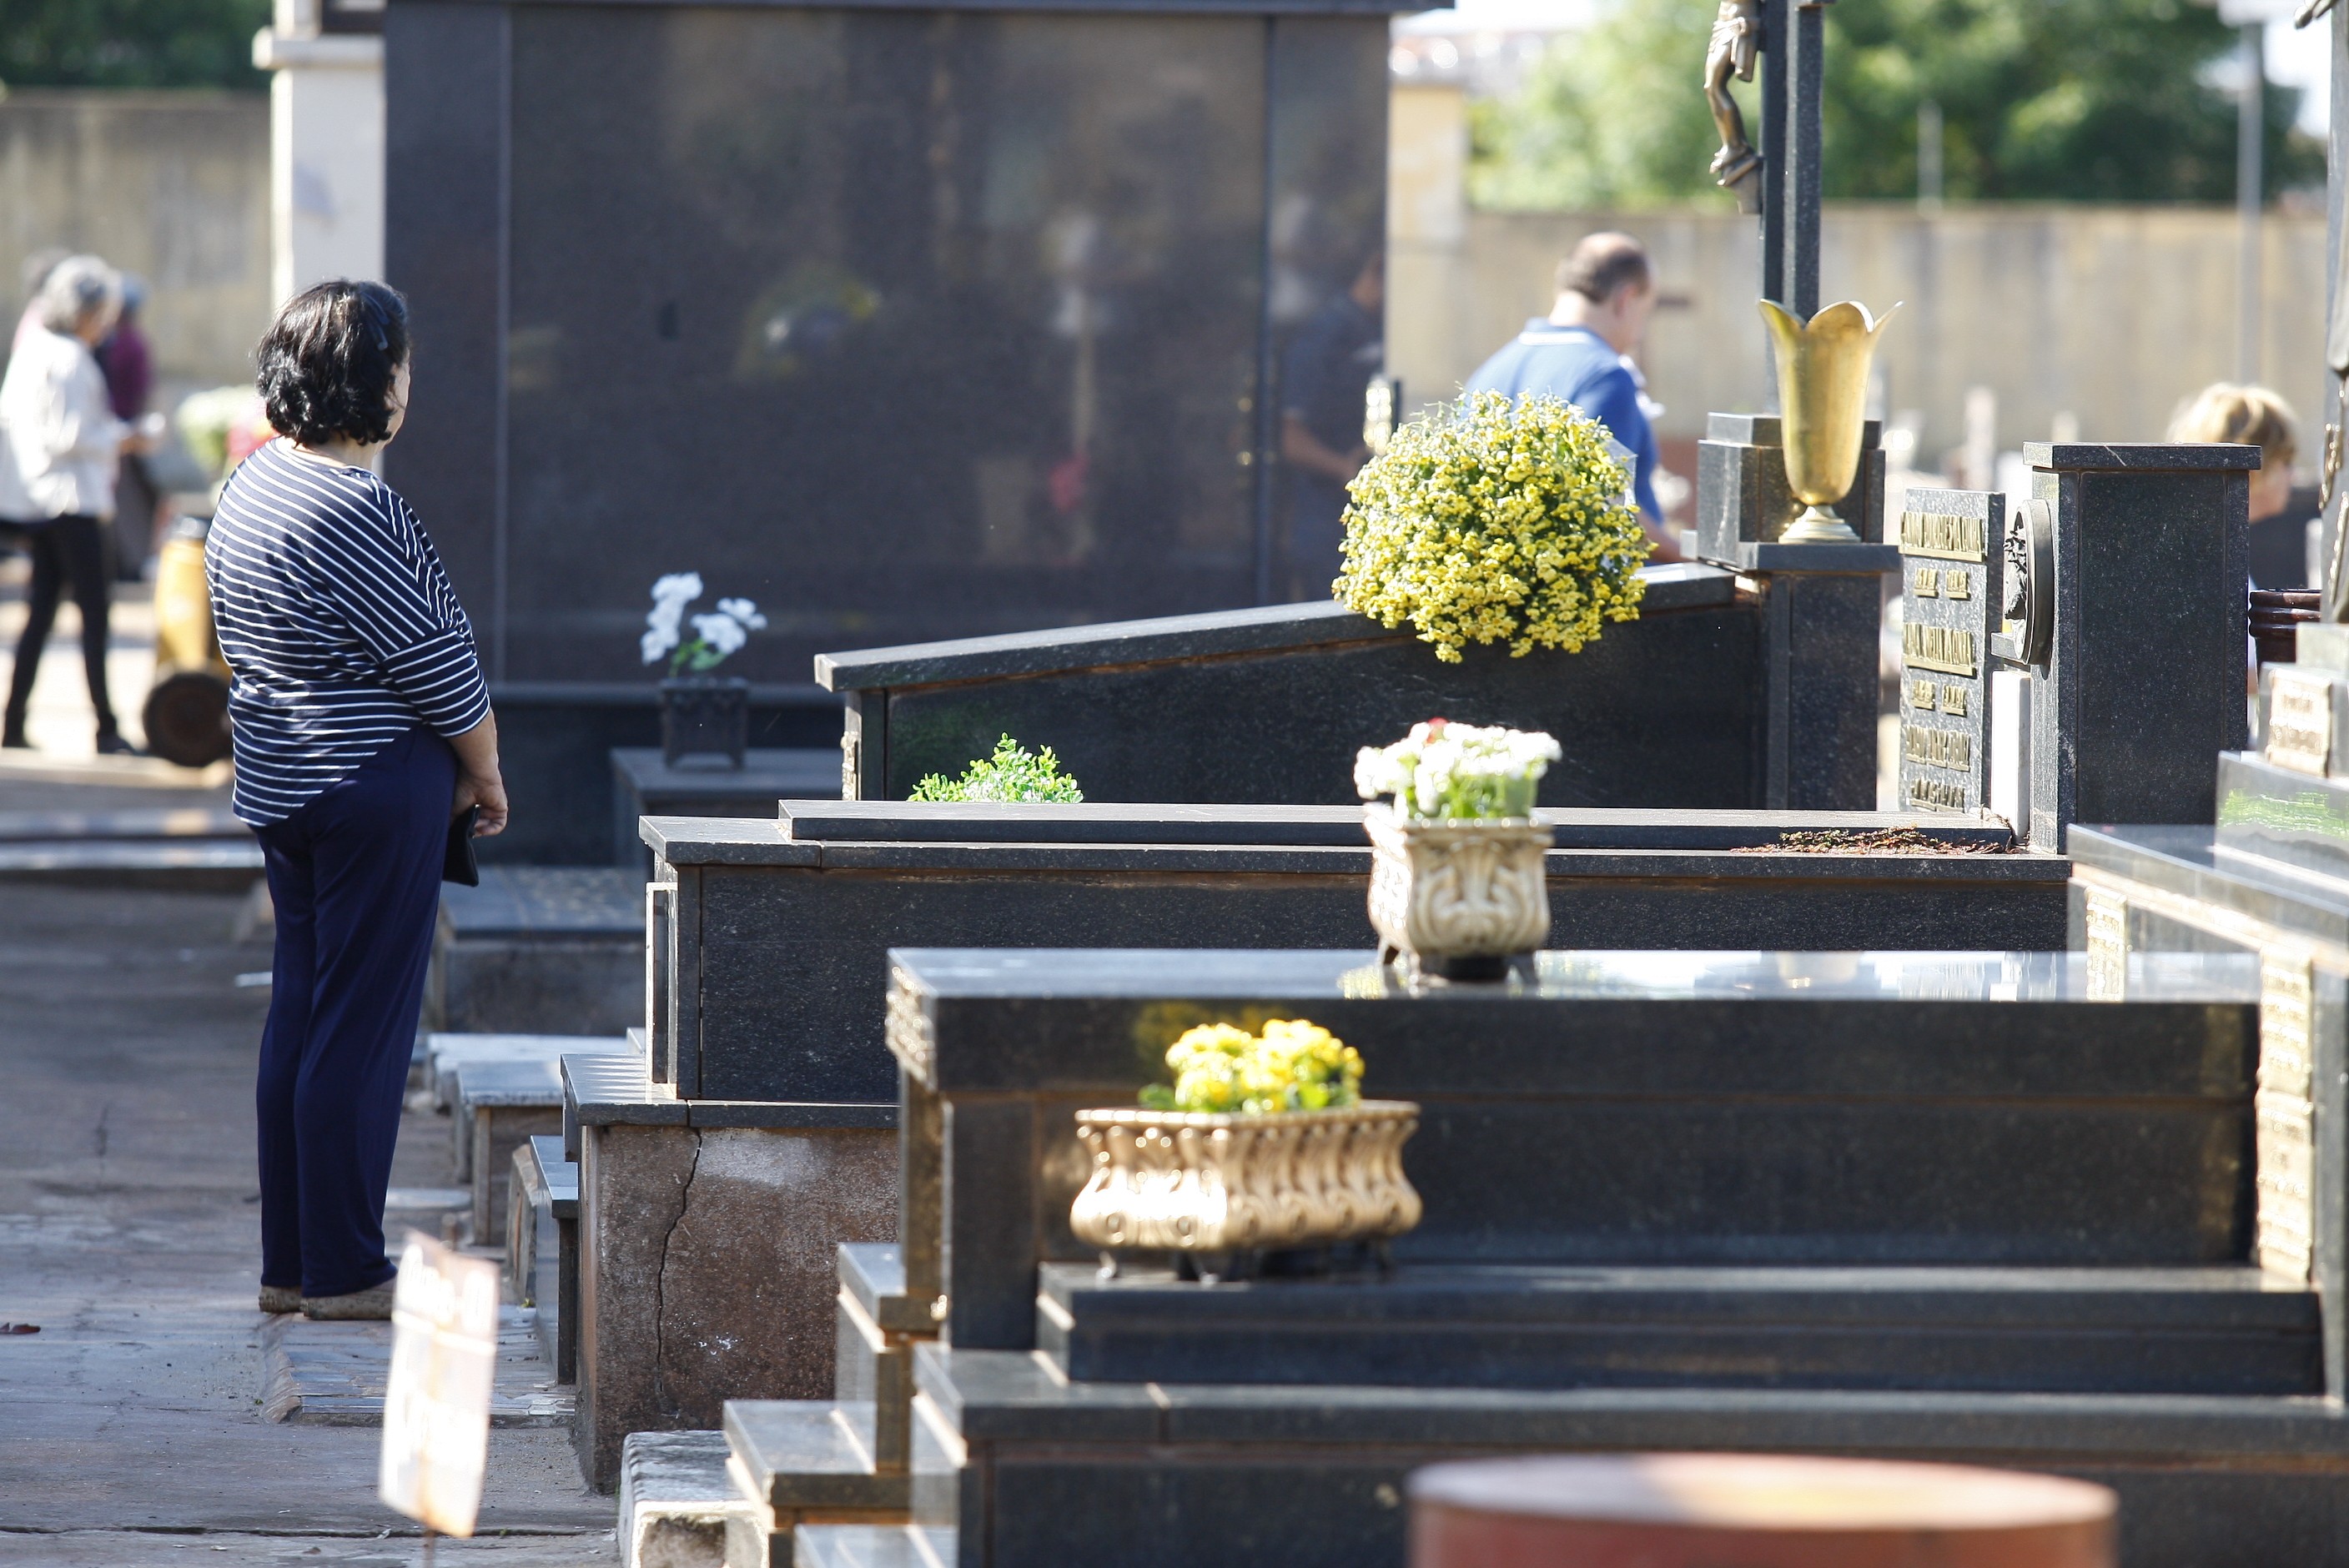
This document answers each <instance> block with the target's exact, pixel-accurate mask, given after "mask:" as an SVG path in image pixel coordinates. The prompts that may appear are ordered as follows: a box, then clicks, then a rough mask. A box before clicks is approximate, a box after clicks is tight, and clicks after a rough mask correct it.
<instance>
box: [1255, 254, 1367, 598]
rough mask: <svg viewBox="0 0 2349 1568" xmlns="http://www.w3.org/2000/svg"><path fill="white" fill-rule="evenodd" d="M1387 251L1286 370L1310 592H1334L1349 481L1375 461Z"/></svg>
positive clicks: (1323, 316)
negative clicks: (1366, 405) (1374, 384)
mask: <svg viewBox="0 0 2349 1568" xmlns="http://www.w3.org/2000/svg"><path fill="white" fill-rule="evenodd" d="M1385 305H1386V253H1385V252H1384V251H1373V252H1371V255H1370V258H1369V260H1367V261H1365V262H1364V263H1362V268H1361V272H1360V273H1356V274H1355V277H1354V282H1353V284H1352V286H1351V287H1350V288H1348V289H1347V290H1346V292H1345V293H1343V294H1339V295H1338V296H1337V297H1336V298H1334V299H1332V300H1330V303H1329V304H1325V305H1323V306H1322V307H1321V308H1320V309H1319V311H1316V312H1315V313H1314V314H1313V315H1312V317H1311V318H1310V319H1309V320H1308V321H1307V322H1306V324H1305V325H1304V326H1303V328H1301V329H1300V330H1299V332H1298V334H1297V337H1296V339H1295V341H1293V342H1292V343H1290V344H1289V346H1288V356H1287V358H1286V359H1285V360H1284V361H1283V362H1282V365H1281V376H1280V392H1281V396H1280V456H1281V460H1282V461H1283V462H1285V463H1287V464H1288V475H1289V490H1288V500H1289V506H1288V573H1289V579H1290V582H1291V584H1292V586H1293V591H1294V592H1295V593H1296V594H1297V596H1298V597H1299V598H1300V599H1311V598H1321V597H1325V596H1327V595H1328V593H1329V592H1330V581H1331V579H1333V578H1335V577H1336V576H1337V575H1338V571H1339V567H1340V545H1341V544H1342V543H1343V542H1344V540H1345V526H1344V523H1343V521H1341V520H1342V519H1343V517H1344V515H1345V511H1346V481H1347V480H1350V479H1352V478H1353V477H1354V475H1355V474H1356V472H1358V471H1359V470H1360V469H1361V466H1362V465H1363V464H1364V463H1365V462H1367V461H1369V460H1370V456H1371V449H1370V448H1368V447H1367V446H1365V445H1363V443H1362V397H1363V394H1364V393H1365V392H1366V391H1368V390H1369V388H1370V385H1371V377H1373V376H1375V375H1377V374H1378V373H1379V366H1381V364H1383V363H1384V362H1385V358H1386V345H1385V343H1384V342H1383V337H1384V332H1385V328H1384V323H1383V322H1382V320H1381V311H1382V310H1383V309H1384V308H1385Z"/></svg>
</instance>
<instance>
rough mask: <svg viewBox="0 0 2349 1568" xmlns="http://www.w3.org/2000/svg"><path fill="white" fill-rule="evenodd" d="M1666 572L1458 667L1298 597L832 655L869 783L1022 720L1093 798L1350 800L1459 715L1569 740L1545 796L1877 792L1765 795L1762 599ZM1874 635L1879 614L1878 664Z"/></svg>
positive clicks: (1816, 804) (1747, 800)
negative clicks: (1439, 723)
mask: <svg viewBox="0 0 2349 1568" xmlns="http://www.w3.org/2000/svg"><path fill="white" fill-rule="evenodd" d="M1648 571H1649V573H1650V574H1651V575H1650V582H1651V593H1650V597H1649V599H1648V601H1647V603H1644V604H1643V605H1642V607H1641V612H1640V618H1639V619H1638V620H1637V621H1634V622H1630V623H1628V624H1621V625H1610V626H1609V627H1608V628H1606V630H1605V633H1604V634H1603V635H1602V636H1601V637H1599V639H1598V640H1597V641H1595V642H1593V643H1591V644H1589V645H1587V646H1586V647H1584V648H1583V650H1582V651H1581V652H1580V653H1576V654H1568V653H1564V652H1560V651H1557V650H1554V649H1546V650H1536V651H1535V652H1533V653H1530V654H1528V655H1526V656H1525V657H1523V658H1513V657H1511V656H1510V655H1509V653H1508V651H1507V650H1506V648H1505V647H1499V646H1475V647H1471V648H1469V649H1467V650H1465V652H1464V656H1463V659H1462V661H1461V662H1460V663H1457V664H1446V663H1444V662H1443V661H1441V660H1439V659H1438V658H1437V657H1436V656H1435V653H1434V650H1433V648H1430V647H1429V646H1427V645H1424V644H1423V643H1421V642H1419V641H1418V640H1417V639H1416V637H1415V636H1414V635H1413V634H1411V632H1410V630H1409V628H1408V627H1405V628H1402V629H1399V630H1397V631H1393V632H1389V631H1387V630H1385V629H1384V628H1381V627H1378V626H1376V625H1375V624H1372V623H1370V622H1368V621H1366V620H1363V619H1362V618H1361V617H1359V616H1355V615H1352V614H1350V613H1348V612H1345V611H1342V610H1340V609H1339V608H1338V607H1337V606H1335V605H1293V606H1288V607H1286V608H1285V609H1280V610H1263V611H1248V612H1232V613H1230V614H1225V615H1216V616H1190V617H1178V618H1175V619H1173V620H1169V621H1166V622H1162V623H1156V624H1152V623H1142V624H1129V625H1123V626H1113V627H1109V628H1097V627H1096V628H1080V629H1078V630H1076V631H1073V632H1067V633H1055V634H1032V635H1022V636H1019V637H1010V638H985V639H978V640H976V641H974V642H968V643H963V644H953V645H932V646H929V647H913V648H891V649H880V650H874V651H873V652H871V653H869V654H858V655H846V654H839V655H828V656H827V658H826V659H825V660H824V661H823V663H822V664H820V665H819V671H818V674H819V678H821V679H823V680H824V681H826V682H827V683H828V684H831V685H832V686H833V687H834V688H835V689H840V690H844V691H846V692H847V694H848V696H849V709H848V720H847V727H846V731H845V737H844V744H845V745H846V746H847V747H848V748H849V752H850V763H849V771H850V774H851V776H852V777H853V778H854V779H855V780H856V783H855V789H854V793H855V796H856V797H857V798H858V799H895V800H902V799H905V797H906V795H908V794H909V793H911V791H912V790H913V789H914V787H915V785H916V783H917V782H918V781H919V780H920V779H922V778H923V777H924V776H926V775H927V774H931V773H944V774H947V775H949V776H951V775H956V774H959V773H960V772H961V771H962V770H963V769H964V768H965V767H966V766H967V765H968V763H969V761H970V760H971V759H972V758H976V757H981V756H984V755H986V754H987V753H988V752H989V751H991V750H992V749H993V748H994V746H995V743H996V740H997V738H998V737H999V736H1000V735H1004V734H1010V735H1013V736H1016V737H1017V738H1019V740H1020V741H1022V742H1023V743H1025V744H1026V745H1028V746H1030V747H1037V746H1050V747H1051V748H1053V749H1054V751H1055V752H1056V753H1057V754H1058V755H1059V757H1060V758H1061V761H1062V763H1063V764H1064V765H1065V767H1066V768H1067V769H1068V770H1069V771H1070V772H1071V774H1072V775H1073V776H1074V777H1075V778H1076V779H1078V780H1079V782H1080V783H1081V786H1082V788H1083V789H1084V791H1085V794H1086V798H1087V799H1090V800H1096V801H1100V800H1113V801H1127V800H1130V801H1141V800H1151V801H1175V802H1182V803H1193V802H1209V801H1213V802H1233V803H1263V804H1291V805H1294V804H1321V805H1341V804H1348V803H1350V802H1351V801H1352V800H1353V799H1354V798H1355V796H1354V788H1353V764H1354V758H1355V754H1356V753H1357V752H1358V751H1359V750H1360V749H1361V748H1362V747H1363V746H1366V745H1383V744H1385V743H1386V742H1388V741H1390V740H1392V739H1394V738H1396V737H1398V736H1400V735H1402V734H1403V733H1404V732H1405V731H1406V730H1407V729H1409V728H1410V727H1411V726H1412V725H1413V724H1414V723H1417V722H1419V721H1421V720H1423V719H1425V718H1428V717H1432V716H1435V715H1441V716H1443V717H1450V718H1456V719H1462V720H1473V721H1474V722H1476V723H1480V724H1508V725H1513V726H1516V727H1519V728H1524V729H1539V730H1547V731H1548V732H1550V733H1552V734H1554V735H1557V736H1558V737H1560V738H1561V740H1562V742H1563V744H1564V745H1565V747H1566V751H1567V755H1566V757H1565V758H1564V759H1563V760H1562V761H1560V762H1559V763H1557V764H1556V765H1555V766H1553V767H1552V768H1551V769H1550V771H1549V773H1548V775H1547V777H1546V778H1545V779H1544V780H1543V783H1542V793H1541V799H1542V802H1543V803H1544V804H1547V805H1551V806H1647V807H1659V808H1661V807H1685V808H1700V809H1704V808H1713V809H1722V808H1725V809H1741V808H1751V807H1758V806H1762V805H1764V804H1771V805H1786V806H1795V807H1804V808H1819V809H1838V808H1840V809H1864V808H1867V807H1868V806H1871V805H1872V804H1873V803H1874V787H1873V782H1872V779H1873V775H1872V772H1871V774H1870V782H1869V785H1868V790H1867V792H1866V794H1865V796H1864V797H1863V796H1862V795H1860V794H1858V793H1857V792H1856V791H1847V793H1845V794H1837V795H1832V796H1824V797H1817V798H1812V797H1806V796H1792V797H1786V798H1785V799H1780V798H1778V797H1775V796H1773V795H1771V794H1770V793H1768V791H1767V789H1766V788H1765V783H1766V781H1765V778H1764V775H1765V772H1766V769H1765V765H1764V747H1765V746H1766V745H1767V744H1768V742H1769V741H1770V739H1771V736H1772V733H1773V732H1772V730H1771V727H1770V725H1769V723H1768V720H1767V717H1766V715H1765V712H1764V709H1765V707H1766V702H1767V687H1768V681H1769V674H1768V672H1769V671H1770V670H1771V669H1773V668H1776V667H1779V666H1776V665H1772V664H1771V663H1770V659H1771V653H1770V650H1771V647H1772V646H1773V643H1772V637H1771V634H1770V631H1769V625H1768V619H1769V618H1768V615H1767V614H1766V607H1765V605H1764V603H1763V602H1762V599H1761V597H1760V596H1759V595H1757V594H1740V593H1738V592H1737V590H1736V588H1735V585H1734V582H1733V578H1732V576H1731V575H1730V574H1729V573H1724V572H1722V571H1720V570H1719V569H1717V568H1713V567H1705V566H1696V565H1675V566H1667V567H1656V568H1650V569H1648ZM1820 581H1822V582H1826V581H1832V580H1828V579H1821V580H1820ZM1871 604H1872V601H1871ZM1874 636H1875V633H1874V624H1873V622H1872V621H1871V622H1870V623H1869V625H1868V634H1867V636H1866V637H1865V638H1863V639H1861V641H1864V642H1865V643H1866V644H1867V645H1868V655H1867V656H1868V659H1869V660H1871V661H1872V660H1873V658H1874V654H1873V651H1872V650H1873V647H1874ZM1835 647H1836V648H1837V649H1840V648H1841V647H1842V645H1841V644H1840V643H1838V644H1836V645H1835ZM1805 649H1806V653H1817V652H1822V651H1824V649H1825V645H1822V644H1818V643H1816V642H1808V643H1806V644H1805ZM1846 651H1848V650H1846ZM1854 656H1855V657H1857V655H1854ZM1869 667H1870V668H1873V665H1872V663H1871V664H1870V665H1869ZM1848 684H1849V683H1848V682H1840V683H1835V689H1836V691H1837V693H1838V694H1839V695H1840V696H1842V697H1843V698H1845V699H1849V698H1851V696H1852V694H1851V693H1850V692H1847V691H1845V690H1844V687H1845V686H1847V685H1848ZM1861 695H1863V696H1866V698H1867V704H1866V706H1867V707H1868V715H1869V716H1870V717H1869V722H1870V723H1871V724H1872V722H1873V719H1872V715H1873V713H1874V707H1873V703H1874V697H1873V688H1872V686H1871V687H1869V688H1868V691H1867V692H1865V693H1862V694H1861ZM1138 714H1146V715H1148V716H1150V717H1149V722H1148V723H1146V724H1145V723H1137V722H1135V716H1136V715H1138ZM1870 734H1871V735H1872V734H1873V731H1872V730H1871V731H1870ZM1838 755H1839V754H1838ZM1868 755H1869V756H1870V757H1873V755H1874V751H1873V742H1872V741H1871V742H1870V745H1869V748H1868Z"/></svg>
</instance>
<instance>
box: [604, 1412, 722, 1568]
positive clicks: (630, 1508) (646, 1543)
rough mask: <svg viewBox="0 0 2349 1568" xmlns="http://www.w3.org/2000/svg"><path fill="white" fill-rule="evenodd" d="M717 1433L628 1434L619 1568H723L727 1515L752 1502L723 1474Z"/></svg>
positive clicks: (622, 1460) (622, 1477) (623, 1448)
mask: <svg viewBox="0 0 2349 1568" xmlns="http://www.w3.org/2000/svg"><path fill="white" fill-rule="evenodd" d="M726 1454H727V1449H726V1435H725V1434H724V1433H722V1432H631V1433H630V1434H629V1435H628V1438H627V1440H626V1443H624V1444H623V1445H622V1446H621V1449H620V1528H619V1535H620V1561H621V1563H623V1564H624V1568H723V1565H724V1563H725V1562H726V1518H727V1515H728V1514H729V1513H745V1512H747V1511H749V1509H750V1504H749V1503H747V1502H745V1501H742V1499H741V1498H740V1497H738V1496H737V1495H735V1491H734V1484H733V1482H732V1481H731V1480H730V1479H729V1478H728V1476H727V1474H726Z"/></svg>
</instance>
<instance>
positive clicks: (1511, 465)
mask: <svg viewBox="0 0 2349 1568" xmlns="http://www.w3.org/2000/svg"><path fill="white" fill-rule="evenodd" d="M1629 485H1630V474H1629V472H1628V471H1627V470H1626V469H1624V467H1623V465H1622V464H1621V463H1619V462H1618V461H1617V460H1616V459H1615V458H1614V457H1613V456H1612V455H1611V454H1610V453H1609V448H1608V438H1607V430H1606V428H1605V427H1604V426H1602V425H1600V424H1599V422H1598V421H1597V420H1595V419H1593V418H1590V417H1589V416H1588V415H1586V414H1584V413H1582V412H1581V411H1580V410H1578V409H1576V408H1574V407H1569V406H1568V405H1567V404H1565V403H1562V402H1560V401H1558V399H1557V398H1556V397H1547V396H1535V397H1527V398H1526V399H1525V400H1524V401H1523V402H1522V403H1520V402H1516V401H1514V400H1513V399H1511V398H1510V397H1506V395H1504V394H1502V393H1498V392H1476V393H1472V394H1470V395H1469V396H1467V397H1463V398H1462V399H1461V400H1460V401H1459V402H1457V403H1452V404H1444V405H1439V406H1438V407H1436V408H1435V409H1433V411H1431V412H1430V413H1429V414H1428V415H1427V416H1425V417H1424V418H1420V419H1416V420H1414V421H1413V422H1412V423H1411V424H1408V425H1405V426H1403V427H1402V428H1401V429H1398V430H1396V431H1395V432H1394V434H1393V435H1392V437H1390V438H1388V442H1387V449H1386V450H1385V451H1384V452H1382V453H1381V454H1380V455H1379V456H1377V457H1375V458H1372V459H1371V460H1370V461H1369V462H1368V463H1366V464H1364V465H1363V468H1362V471H1361V472H1360V473H1359V474H1356V475H1355V476H1354V480H1353V482H1352V483H1351V484H1350V485H1348V486H1347V490H1348V492H1349V493H1350V495H1351V496H1352V498H1353V500H1352V501H1351V503H1350V504H1349V505H1348V506H1347V508H1346V519H1345V521H1346V544H1345V568H1344V570H1343V571H1342V572H1340V573H1339V576H1338V580H1337V581H1336V582H1335V583H1331V584H1330V591H1331V592H1332V593H1334V594H1335V595H1336V596H1337V598H1338V599H1339V600H1340V602H1341V603H1344V604H1346V605H1347V606H1348V607H1349V608H1350V609H1354V610H1358V611H1360V612H1361V613H1362V614H1365V615H1368V616H1371V618H1372V619H1374V620H1376V621H1378V622H1379V623H1380V624H1381V625H1386V626H1399V625H1401V624H1403V623H1404V622H1405V621H1409V622H1410V623H1411V624H1413V626H1415V627H1417V628H1418V630H1419V634H1420V637H1421V638H1422V639H1423V641H1426V642H1429V643H1433V645H1435V656H1436V657H1437V658H1439V659H1442V660H1444V662H1446V663H1447V664H1458V663H1459V662H1460V650H1461V649H1462V647H1463V646H1464V645H1467V644H1469V643H1498V642H1506V643H1507V644H1508V645H1509V653H1510V655H1511V656H1512V657H1516V658H1522V657H1524V656H1525V655H1526V654H1528V653H1530V652H1532V651H1533V650H1534V649H1535V648H1537V647H1544V648H1564V649H1565V650H1566V651H1567V652H1568V653H1570V654H1572V653H1579V652H1581V651H1582V645H1584V644H1585V643H1588V642H1589V641H1591V640H1592V639H1594V638H1596V637H1597V636H1598V635H1599V628H1600V627H1601V625H1602V624H1605V623H1606V622H1609V621H1630V620H1634V619H1637V618H1638V616H1639V614H1640V596H1641V595H1642V594H1643V593H1645V592H1646V590H1647V584H1646V583H1643V582H1642V581H1641V580H1640V575H1639V570H1640V562H1643V561H1645V560H1646V559H1647V558H1648V551H1649V544H1648V538H1647V535H1646V534H1645V533H1644V532H1642V531H1641V530H1640V513H1639V511H1638V509H1636V508H1635V507H1632V506H1630V504H1628V503H1627V502H1626V501H1625V500H1624V499H1623V495H1624V491H1625V490H1626V489H1627V488H1628V486H1629Z"/></svg>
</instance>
